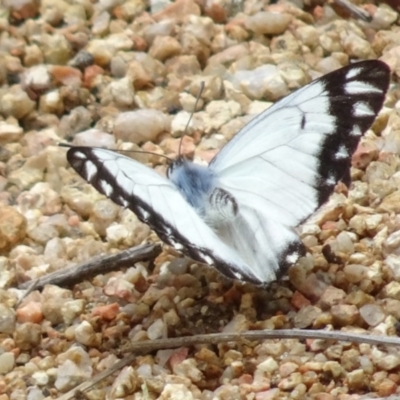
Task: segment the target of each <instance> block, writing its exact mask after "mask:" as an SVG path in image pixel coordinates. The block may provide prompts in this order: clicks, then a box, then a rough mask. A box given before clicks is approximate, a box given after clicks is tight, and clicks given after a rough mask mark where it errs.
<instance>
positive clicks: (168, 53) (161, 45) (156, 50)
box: [149, 36, 181, 61]
mask: <svg viewBox="0 0 400 400" xmlns="http://www.w3.org/2000/svg"><path fill="white" fill-rule="evenodd" d="M180 52H181V45H180V43H179V42H178V41H177V40H176V39H175V38H174V37H171V36H156V37H155V39H154V41H153V44H152V45H151V47H150V49H149V54H150V55H151V56H152V57H154V58H155V59H156V60H160V61H165V60H166V59H168V58H171V57H174V56H177V55H179V54H180Z"/></svg>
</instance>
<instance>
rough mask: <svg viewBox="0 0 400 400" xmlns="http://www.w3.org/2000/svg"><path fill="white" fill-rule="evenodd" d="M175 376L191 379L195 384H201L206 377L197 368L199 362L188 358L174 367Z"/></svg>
mask: <svg viewBox="0 0 400 400" xmlns="http://www.w3.org/2000/svg"><path fill="white" fill-rule="evenodd" d="M173 372H174V374H176V375H178V376H184V377H187V378H189V379H190V380H191V381H192V382H193V383H196V382H200V381H202V380H203V379H204V375H203V374H202V372H201V371H200V370H199V369H198V368H197V362H196V360H195V359H194V358H188V359H186V360H183V361H182V362H181V363H179V364H176V365H175V366H174V367H173Z"/></svg>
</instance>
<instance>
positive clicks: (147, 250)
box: [19, 244, 161, 296]
mask: <svg viewBox="0 0 400 400" xmlns="http://www.w3.org/2000/svg"><path fill="white" fill-rule="evenodd" d="M160 252H161V246H160V245H158V244H145V245H141V246H136V247H132V248H130V249H127V250H125V251H121V252H120V253H118V254H112V255H109V256H99V257H95V258H93V259H91V260H90V261H88V262H86V263H83V264H80V265H76V266H74V267H70V268H65V269H62V270H60V271H55V272H53V273H51V274H48V275H46V276H42V277H41V278H39V279H36V280H34V281H28V282H24V283H22V284H21V285H19V289H28V292H27V293H26V294H25V296H26V295H27V294H28V293H29V290H34V289H42V288H43V287H44V286H45V285H49V284H51V285H58V286H64V287H65V286H71V285H74V284H75V283H78V282H82V281H83V280H84V279H87V278H89V277H92V276H94V275H98V274H105V273H107V272H110V271H115V270H118V269H121V268H123V267H127V266H130V265H132V264H134V263H135V262H138V261H146V260H152V259H154V258H155V257H157V256H158V255H159V254H160Z"/></svg>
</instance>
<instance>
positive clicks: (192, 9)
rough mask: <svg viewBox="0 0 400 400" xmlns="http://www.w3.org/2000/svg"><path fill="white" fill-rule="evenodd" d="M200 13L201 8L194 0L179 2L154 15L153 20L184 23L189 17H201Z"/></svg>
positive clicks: (181, 0) (180, 0)
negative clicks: (170, 20) (169, 20)
mask: <svg viewBox="0 0 400 400" xmlns="http://www.w3.org/2000/svg"><path fill="white" fill-rule="evenodd" d="M200 13H201V12H200V7H199V6H198V4H196V2H195V1H194V0H178V1H175V2H174V3H171V4H170V5H168V6H167V7H165V8H164V9H163V10H162V11H160V12H158V13H156V14H154V15H153V18H154V19H155V20H156V21H161V20H164V19H172V20H174V21H175V22H183V20H184V19H185V18H186V17H187V16H189V15H190V16H192V15H200Z"/></svg>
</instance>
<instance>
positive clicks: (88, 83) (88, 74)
mask: <svg viewBox="0 0 400 400" xmlns="http://www.w3.org/2000/svg"><path fill="white" fill-rule="evenodd" d="M98 75H104V69H103V68H101V67H100V66H99V65H90V66H89V67H86V68H85V72H84V75H83V87H86V88H89V89H91V88H92V87H93V83H94V81H95V80H96V77H97V76H98Z"/></svg>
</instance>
